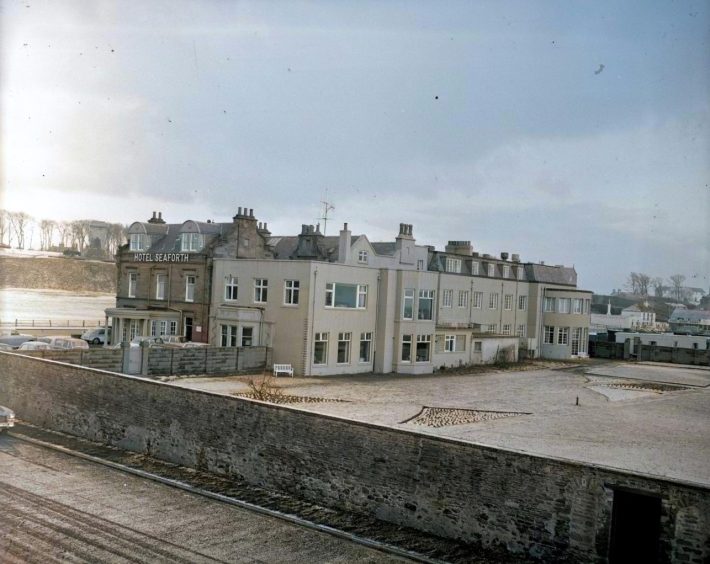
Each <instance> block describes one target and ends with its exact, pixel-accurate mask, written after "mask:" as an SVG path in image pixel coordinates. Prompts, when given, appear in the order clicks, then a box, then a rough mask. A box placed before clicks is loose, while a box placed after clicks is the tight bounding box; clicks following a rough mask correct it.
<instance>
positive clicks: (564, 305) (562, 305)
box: [557, 298, 572, 313]
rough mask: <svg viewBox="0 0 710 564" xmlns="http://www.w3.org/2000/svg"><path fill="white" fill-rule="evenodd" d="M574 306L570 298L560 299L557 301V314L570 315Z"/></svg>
mask: <svg viewBox="0 0 710 564" xmlns="http://www.w3.org/2000/svg"><path fill="white" fill-rule="evenodd" d="M571 306H572V300H571V299H570V298H560V299H558V300H557V313H569V312H570V309H571Z"/></svg>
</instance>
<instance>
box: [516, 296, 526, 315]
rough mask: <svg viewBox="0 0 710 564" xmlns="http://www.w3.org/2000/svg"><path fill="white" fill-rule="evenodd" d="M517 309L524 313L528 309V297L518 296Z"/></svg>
mask: <svg viewBox="0 0 710 564" xmlns="http://www.w3.org/2000/svg"><path fill="white" fill-rule="evenodd" d="M518 309H519V310H520V311H525V310H526V309H528V297H527V296H518Z"/></svg>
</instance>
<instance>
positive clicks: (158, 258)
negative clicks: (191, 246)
mask: <svg viewBox="0 0 710 564" xmlns="http://www.w3.org/2000/svg"><path fill="white" fill-rule="evenodd" d="M133 260H134V261H135V262H190V254H189V253H133Z"/></svg>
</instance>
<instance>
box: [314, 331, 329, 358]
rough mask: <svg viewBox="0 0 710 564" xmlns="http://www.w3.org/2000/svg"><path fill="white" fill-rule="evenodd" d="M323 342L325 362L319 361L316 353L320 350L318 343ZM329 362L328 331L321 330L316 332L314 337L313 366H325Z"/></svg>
mask: <svg viewBox="0 0 710 564" xmlns="http://www.w3.org/2000/svg"><path fill="white" fill-rule="evenodd" d="M319 343H322V344H323V347H322V350H323V362H317V356H316V353H317V352H318V344H319ZM327 364H328V332H327V331H321V332H318V333H316V334H315V337H314V339H313V366H325V365H327Z"/></svg>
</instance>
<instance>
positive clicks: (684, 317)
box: [668, 308, 710, 323]
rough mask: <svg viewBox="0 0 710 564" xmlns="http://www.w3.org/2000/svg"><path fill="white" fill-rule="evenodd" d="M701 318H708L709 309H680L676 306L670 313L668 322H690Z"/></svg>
mask: <svg viewBox="0 0 710 564" xmlns="http://www.w3.org/2000/svg"><path fill="white" fill-rule="evenodd" d="M702 319H710V311H708V310H706V309H682V308H676V309H674V310H673V313H671V317H670V319H669V320H668V321H670V322H675V323H678V322H690V323H698V322H699V321H701V320H702Z"/></svg>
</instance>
